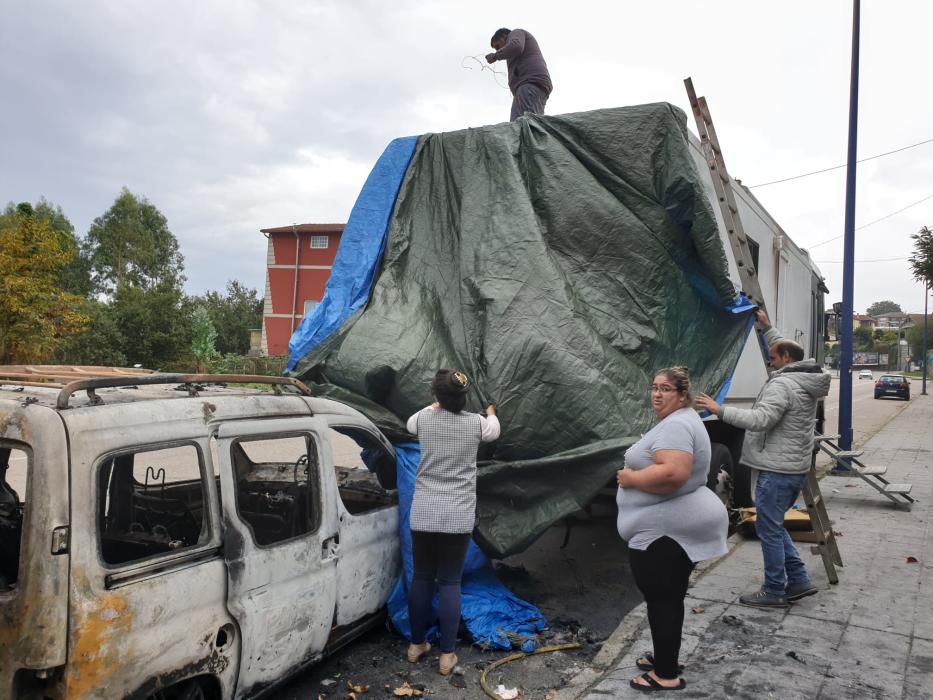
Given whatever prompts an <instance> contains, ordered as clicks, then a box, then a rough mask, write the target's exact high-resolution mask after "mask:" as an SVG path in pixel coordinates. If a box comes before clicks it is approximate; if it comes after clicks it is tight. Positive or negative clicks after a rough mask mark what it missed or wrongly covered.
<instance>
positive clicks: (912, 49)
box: [0, 0, 933, 311]
mask: <svg viewBox="0 0 933 700" xmlns="http://www.w3.org/2000/svg"><path fill="white" fill-rule="evenodd" d="M500 26H506V27H512V28H515V27H521V28H525V29H528V30H529V31H531V32H532V33H533V34H534V35H535V36H536V37H537V39H538V41H539V43H540V44H541V47H542V50H543V51H544V54H545V58H546V59H547V62H548V65H549V67H550V70H551V75H552V77H553V81H554V85H555V88H554V93H553V94H552V96H551V99H550V101H549V102H548V106H547V107H548V109H547V111H548V113H551V114H554V113H561V112H576V111H582V110H588V109H596V108H600V107H616V106H621V105H633V104H640V103H645V102H657V101H667V102H671V103H673V104H675V105H678V106H679V107H681V108H682V109H684V110H685V111H688V112H689V105H688V104H687V101H686V97H685V94H684V90H683V83H682V80H683V78H684V77H686V76H688V75H690V76H692V77H693V79H694V84H695V85H696V87H697V90H698V92H699V93H700V94H701V95H706V96H707V98H708V100H709V103H710V108H711V110H712V112H713V116H714V119H715V120H716V126H717V131H718V133H719V137H720V141H721V142H722V145H723V150H724V153H725V156H726V162H727V165H728V166H729V170H730V171H731V173H732V174H733V175H734V176H735V177H738V178H740V179H741V180H742V181H743V182H744V183H746V184H748V185H754V184H756V183H762V182H766V181H770V180H774V179H778V178H782V177H788V176H793V175H797V174H800V173H804V172H808V171H811V170H817V169H820V168H826V167H830V166H834V165H838V164H841V163H844V162H845V158H846V128H847V115H848V90H849V59H850V41H851V2H844V1H843V0H825V1H824V2H812V1H810V2H803V1H797V0H787V1H785V2H782V3H763V2H748V1H747V0H745V1H744V2H738V1H737V2H726V1H724V0H718V1H717V2H709V3H696V2H687V1H684V2H663V1H661V0H658V1H657V2H654V3H644V2H638V3H635V2H629V3H625V2H612V3H610V2H586V1H585V0H578V1H577V2H572V3H568V2H565V1H564V2H546V1H542V0H535V1H534V2H509V3H502V2H486V1H485V0H476V1H474V2H466V3H465V2H453V1H450V2H447V1H443V2H442V1H438V2H428V1H427V0H421V1H417V0H394V1H393V2H384V1H375V0H373V1H370V0H342V1H339V2H338V1H335V2H328V1H319V0H307V1H305V2H284V1H283V2H272V1H269V2H250V1H248V0H223V2H221V1H207V0H201V1H198V2H180V1H171V0H167V1H162V2H158V3H152V2H145V3H144V2H135V1H132V0H119V1H118V0H113V1H112V2H99V1H97V0H84V1H83V2H79V3H76V2H44V1H43V0H35V1H33V2H28V3H27V2H21V3H5V7H4V11H3V22H2V25H0V94H2V95H3V108H2V109H0V129H2V133H3V138H2V140H0V202H6V201H24V200H25V201H35V200H37V199H38V198H39V197H42V196H44V197H46V198H47V199H49V200H50V201H51V202H53V203H55V204H58V205H61V207H62V208H63V209H64V211H65V214H66V215H67V216H68V217H69V218H70V219H71V221H72V223H73V224H74V225H75V228H76V230H77V232H78V233H79V234H80V235H84V234H85V233H86V232H87V229H88V227H89V226H90V224H91V222H92V221H93V220H94V218H95V217H97V216H99V215H101V214H102V213H103V212H105V211H106V210H107V209H108V208H109V207H110V205H111V204H112V203H113V200H114V199H115V198H116V196H117V194H118V193H119V190H120V188H121V187H124V186H126V187H128V188H129V189H130V190H131V191H132V192H134V193H136V194H138V195H143V196H145V197H147V198H148V199H149V200H150V201H151V202H152V203H153V204H155V205H156V206H157V207H158V208H159V209H160V210H161V211H162V213H163V214H165V216H166V217H167V218H168V221H169V226H170V227H171V229H172V231H173V232H174V233H175V235H176V236H177V237H178V239H179V242H180V244H181V249H182V252H183V254H184V256H185V264H186V274H187V276H188V283H187V288H188V290H189V291H190V292H192V293H200V292H203V291H206V290H209V289H220V288H222V287H223V286H224V285H225V283H226V281H227V280H228V279H232V278H237V279H239V280H241V281H243V282H244V283H246V284H248V285H250V286H252V287H256V288H259V289H260V290H261V289H262V288H263V286H264V279H265V277H264V276H265V239H264V238H263V236H262V235H261V234H260V233H259V229H260V228H266V227H270V226H280V225H286V224H291V223H293V222H297V223H302V222H318V223H324V222H344V221H346V218H347V216H348V215H349V212H350V209H351V207H352V205H353V202H354V201H355V199H356V195H357V193H358V192H359V190H360V188H361V186H362V184H363V181H364V180H365V178H366V175H367V174H368V173H369V170H370V169H371V167H372V165H373V163H374V162H375V160H376V159H377V158H378V156H379V154H380V153H381V152H382V150H383V148H384V147H385V146H386V144H387V143H388V142H389V141H390V140H391V139H393V138H395V137H398V136H407V135H417V134H422V133H426V132H438V131H449V130H455V129H461V128H465V127H471V126H480V125H484V124H492V123H496V122H499V121H504V120H505V119H507V117H508V113H509V106H510V99H511V98H510V95H509V92H508V90H506V89H503V88H502V87H500V86H499V85H498V84H497V83H496V79H495V76H493V75H492V74H491V73H490V72H489V71H481V70H478V68H479V64H477V63H475V62H473V61H470V60H467V61H466V64H464V57H466V56H470V55H481V54H483V53H485V52H487V51H488V50H489V49H488V43H489V37H490V36H491V34H492V32H493V31H494V30H495V29H496V28H498V27H500ZM931 27H933V3H931V2H928V1H927V0H913V1H909V0H890V1H889V2H885V3H882V2H864V3H863V7H862V60H861V86H860V131H859V156H860V157H866V156H870V155H874V154H877V153H881V152H884V151H889V150H892V149H895V148H899V147H902V146H906V145H909V144H913V143H917V142H920V141H924V140H927V139H931V138H933V91H931V90H930V74H931V54H930V48H929V33H930V28H931ZM463 65H472V66H474V67H475V68H477V69H473V70H468V69H465V68H464V67H463ZM497 68H498V69H500V70H503V71H504V69H505V66H504V64H497ZM690 125H691V128H693V123H692V118H691V120H690ZM858 177H859V179H858V198H857V225H864V224H869V223H871V222H873V221H875V220H876V219H879V218H881V217H884V216H886V215H888V214H891V213H892V212H895V211H896V210H898V209H901V208H903V207H906V206H907V205H909V204H912V203H914V202H916V201H918V200H921V199H923V198H924V197H928V196H929V197H931V198H930V199H928V200H927V201H925V202H923V203H921V204H919V205H917V206H914V207H911V208H909V209H907V210H906V211H904V212H902V213H900V214H897V215H895V216H891V217H889V218H886V219H885V220H883V221H881V222H879V223H876V224H872V225H870V226H867V227H866V228H864V229H862V230H860V231H858V232H857V234H856V235H857V238H856V261H857V265H856V278H855V307H856V309H857V310H860V311H864V309H865V308H866V307H867V306H868V305H869V304H870V303H872V302H874V301H878V300H880V299H892V300H894V301H896V302H897V303H899V304H900V305H901V306H902V307H904V310H905V311H919V310H922V308H923V290H922V287H921V286H920V285H919V284H917V283H915V282H913V281H912V279H911V276H910V272H909V268H908V264H907V261H906V258H907V257H908V256H909V255H910V253H911V240H910V234H911V233H915V232H916V231H917V230H918V229H919V228H920V227H921V226H923V225H930V226H933V143H930V144H926V145H923V146H919V147H917V148H913V149H910V150H907V151H904V152H902V153H898V154H896V155H892V156H888V157H885V158H881V159H878V160H874V161H871V162H869V163H865V164H864V165H861V166H859V173H858ZM753 191H754V193H755V195H756V196H757V197H758V198H759V199H760V200H761V201H762V203H763V204H764V205H765V206H766V207H767V208H768V210H769V211H770V212H771V214H772V215H773V216H774V217H775V218H776V219H777V220H778V222H779V223H780V224H781V225H782V227H783V228H784V230H785V231H786V232H787V233H788V234H789V235H790V236H791V238H793V239H794V241H795V242H797V243H798V244H799V245H800V246H802V247H804V248H808V249H810V251H811V253H812V255H813V258H814V260H816V261H817V262H818V264H819V267H820V269H821V270H822V271H823V274H824V275H825V277H826V280H827V284H828V286H829V288H830V290H831V291H830V296H829V299H828V301H829V302H832V301H836V300H838V299H840V298H841V287H842V272H841V271H842V265H841V260H842V239H841V238H839V239H837V240H834V241H832V242H830V243H826V244H824V245H819V246H818V245H816V244H818V243H821V242H823V241H825V240H827V239H830V238H833V237H834V236H841V234H842V232H843V211H844V206H843V205H844V194H845V170H844V169H842V170H836V171H833V172H831V173H826V174H823V175H816V176H813V177H807V178H803V179H799V180H795V181H792V182H787V183H784V184H778V185H772V186H769V187H761V188H756V189H754V190H753ZM888 258H899V259H898V260H890V261H884V262H868V261H875V260H879V259H888ZM858 261H862V262H858Z"/></svg>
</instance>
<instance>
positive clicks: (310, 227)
mask: <svg viewBox="0 0 933 700" xmlns="http://www.w3.org/2000/svg"><path fill="white" fill-rule="evenodd" d="M344 227H345V224H293V225H291V226H279V227H276V228H264V229H261V232H262V233H263V234H264V235H265V236H266V238H267V239H268V240H269V245H268V252H267V254H266V298H265V306H264V308H263V312H262V340H261V352H262V354H263V355H287V354H288V341H289V339H290V338H291V337H292V333H294V331H295V329H296V328H297V327H298V325H299V324H300V323H301V319H303V318H304V317H305V314H307V313H308V312H309V311H311V309H313V308H314V307H315V306H317V304H318V302H320V300H321V298H322V297H323V296H324V287H325V285H326V284H327V280H328V279H329V278H330V271H331V268H332V266H333V263H334V256H336V255H337V246H338V245H339V244H340V236H341V235H342V234H343V229H344Z"/></svg>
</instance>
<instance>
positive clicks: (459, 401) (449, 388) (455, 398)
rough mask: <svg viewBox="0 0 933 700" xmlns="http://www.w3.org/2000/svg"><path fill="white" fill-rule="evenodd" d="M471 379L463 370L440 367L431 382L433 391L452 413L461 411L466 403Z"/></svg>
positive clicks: (442, 404) (444, 406)
mask: <svg viewBox="0 0 933 700" xmlns="http://www.w3.org/2000/svg"><path fill="white" fill-rule="evenodd" d="M469 385H470V380H469V379H468V378H467V376H466V375H465V374H464V373H463V372H458V371H457V370H453V369H439V370H437V374H435V375H434V380H433V381H432V382H431V391H432V392H434V397H435V398H436V399H437V402H438V403H439V404H440V405H441V408H445V409H447V410H448V411H450V412H451V413H460V411H462V410H463V407H464V406H465V405H466V395H467V388H468V387H469Z"/></svg>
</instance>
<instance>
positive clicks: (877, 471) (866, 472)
mask: <svg viewBox="0 0 933 700" xmlns="http://www.w3.org/2000/svg"><path fill="white" fill-rule="evenodd" d="M855 471H857V472H858V473H859V474H861V475H862V476H881V475H882V474H887V473H888V468H887V467H865V468H863V469H855Z"/></svg>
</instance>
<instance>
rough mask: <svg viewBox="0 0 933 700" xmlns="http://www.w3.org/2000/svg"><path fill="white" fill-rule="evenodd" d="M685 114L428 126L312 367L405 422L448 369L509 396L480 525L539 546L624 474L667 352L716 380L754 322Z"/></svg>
mask: <svg viewBox="0 0 933 700" xmlns="http://www.w3.org/2000/svg"><path fill="white" fill-rule="evenodd" d="M735 296H736V294H735V290H734V286H733V284H732V282H731V281H730V280H729V278H728V276H727V267H726V258H725V255H724V252H723V248H722V244H721V241H720V238H719V234H718V231H717V226H716V221H715V217H714V214H713V210H712V208H711V206H710V204H709V200H708V199H707V196H706V194H705V192H704V189H703V186H702V184H701V181H700V178H699V175H698V173H697V169H696V166H695V164H694V161H693V159H692V157H691V155H690V152H689V149H688V142H687V129H686V120H685V117H684V114H683V113H682V112H680V111H679V110H678V109H676V108H674V107H672V106H671V105H668V104H653V105H643V106H637V107H626V108H619V109H607V110H599V111H594V112H585V113H579V114H569V115H561V116H547V117H538V116H526V117H524V118H522V119H520V120H518V121H516V122H513V123H509V124H498V125H495V126H489V127H483V128H478V129H466V130H463V131H456V132H452V133H446V134H429V135H425V136H422V137H421V138H420V139H419V140H418V143H417V147H416V149H415V152H414V155H413V157H412V159H411V162H410V164H409V165H408V169H407V172H405V176H404V180H403V181H402V184H401V188H400V190H399V192H398V196H397V198H396V200H395V208H394V212H393V213H392V216H391V219H390V220H389V228H388V240H387V243H386V248H385V253H384V255H383V258H382V264H381V268H380V269H379V270H378V273H377V275H376V278H375V282H374V284H373V287H372V291H371V295H370V299H369V302H368V303H367V304H366V305H365V307H364V308H363V309H362V310H361V311H360V312H358V313H357V314H356V315H354V316H352V317H351V318H349V319H348V320H347V321H346V322H344V323H343V325H342V326H341V327H340V328H339V330H338V331H337V332H336V333H334V334H332V335H331V336H330V337H329V338H327V339H326V340H325V341H324V342H322V343H321V344H320V345H318V346H317V347H316V348H315V349H313V350H312V351H311V352H310V353H309V354H307V355H305V356H304V357H302V358H301V359H300V360H298V362H297V365H296V366H295V369H294V372H293V374H294V375H296V376H298V377H301V378H302V379H305V380H306V381H309V382H314V383H317V384H318V385H319V386H317V387H316V390H317V391H318V392H319V393H320V394H322V395H326V396H332V397H334V398H338V399H340V400H342V401H345V402H347V403H349V404H351V405H354V406H356V407H357V408H359V409H360V410H362V411H363V412H364V413H366V414H367V415H369V416H370V417H371V418H372V419H374V420H375V421H376V423H377V424H378V425H379V426H380V428H381V429H383V430H384V431H385V432H386V433H387V434H388V435H389V436H390V437H392V438H394V439H404V437H405V436H406V433H405V428H404V421H405V419H407V417H408V416H409V415H411V414H412V413H414V412H415V411H417V410H418V409H420V408H421V407H423V406H424V405H426V404H427V403H430V401H431V400H432V398H431V396H430V389H429V385H430V380H431V378H432V377H433V375H434V372H435V371H436V370H437V369H438V368H440V367H452V368H458V369H462V370H463V371H465V372H466V373H467V374H469V375H470V377H471V378H472V379H473V380H474V384H473V386H474V390H473V393H472V394H471V396H470V400H469V403H468V408H469V409H471V410H477V411H478V410H480V409H481V408H482V407H483V401H484V400H485V399H488V400H491V401H493V402H495V403H496V405H497V406H498V409H499V417H500V420H501V422H502V436H501V438H500V439H499V440H498V441H497V442H496V443H494V444H493V445H492V446H490V447H488V448H487V447H486V446H484V448H483V450H481V453H480V457H481V459H482V462H481V464H480V471H479V478H478V495H479V506H478V530H477V533H476V537H477V540H478V542H479V543H480V544H481V546H483V547H484V549H486V550H487V552H489V553H490V554H493V555H498V556H504V555H507V554H510V553H514V552H517V551H521V550H522V549H524V548H525V547H527V546H528V545H529V544H530V543H531V542H532V541H533V540H534V539H535V538H536V537H538V536H539V535H540V534H541V533H542V532H543V531H544V530H545V529H547V528H548V527H549V526H550V525H552V524H554V523H555V522H556V521H558V520H559V519H561V518H563V517H565V516H567V515H569V514H570V513H573V512H575V511H577V510H578V509H580V508H581V506H583V505H585V504H586V503H588V502H589V501H590V500H591V499H592V498H593V496H594V494H595V493H596V492H597V491H598V490H599V489H600V488H602V487H604V486H606V485H607V484H609V483H611V482H612V481H613V478H614V473H615V470H616V469H617V468H618V467H619V466H621V464H622V459H623V455H624V452H625V449H626V448H627V447H628V446H629V445H631V444H632V443H633V442H634V441H635V440H637V439H638V436H639V435H640V434H641V433H643V432H644V431H645V430H646V429H647V428H648V427H650V426H651V424H652V423H653V420H654V414H653V412H652V411H651V408H650V404H649V394H648V387H649V385H650V384H651V379H652V377H653V373H654V371H655V370H656V369H658V368H661V367H666V366H670V365H687V366H688V367H689V368H690V370H691V374H692V375H693V377H694V383H695V385H696V387H697V388H699V389H701V390H703V391H706V392H707V393H711V394H713V395H715V394H716V393H717V392H718V391H719V390H720V389H721V388H722V387H723V385H724V384H725V383H726V382H727V380H728V379H729V377H731V375H732V372H733V370H734V368H735V365H736V363H737V361H738V357H739V354H740V352H741V349H742V347H743V344H744V341H745V337H746V332H747V328H748V316H747V314H736V313H733V312H730V311H729V310H727V309H726V307H727V306H728V305H729V304H731V303H732V302H734V301H735Z"/></svg>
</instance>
